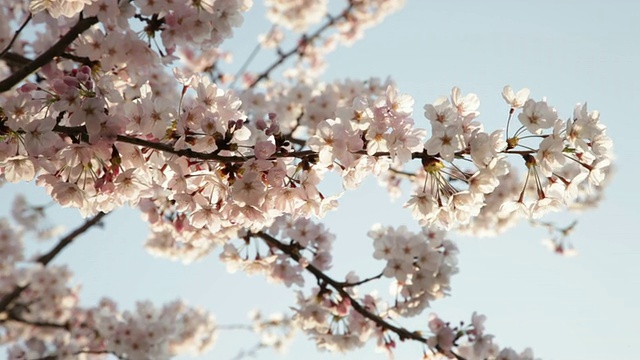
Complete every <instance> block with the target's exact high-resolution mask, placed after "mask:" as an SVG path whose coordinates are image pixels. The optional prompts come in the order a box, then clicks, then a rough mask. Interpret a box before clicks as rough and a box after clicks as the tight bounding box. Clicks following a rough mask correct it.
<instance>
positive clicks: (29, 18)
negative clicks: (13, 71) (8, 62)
mask: <svg viewBox="0 0 640 360" xmlns="http://www.w3.org/2000/svg"><path fill="white" fill-rule="evenodd" d="M31 18H32V15H31V13H29V16H28V17H27V19H26V20H25V21H24V22H23V23H22V26H20V28H19V29H18V30H16V33H15V34H13V37H12V38H11V41H9V45H7V47H5V48H4V50H2V52H0V60H1V59H2V57H4V55H5V54H6V53H7V52H9V49H11V47H12V46H13V43H14V42H16V40H17V39H18V36H20V33H21V32H22V30H23V29H24V28H25V26H27V24H28V23H29V21H31Z"/></svg>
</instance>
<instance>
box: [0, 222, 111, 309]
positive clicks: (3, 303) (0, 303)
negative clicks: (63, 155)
mask: <svg viewBox="0 0 640 360" xmlns="http://www.w3.org/2000/svg"><path fill="white" fill-rule="evenodd" d="M105 216H107V213H103V212H100V213H98V214H96V215H95V216H93V217H92V218H91V219H89V220H87V221H85V223H84V224H82V225H81V226H80V227H78V228H77V229H75V230H73V231H72V232H70V233H69V234H68V235H67V236H65V237H63V238H62V239H60V241H59V242H58V244H57V245H56V246H55V247H54V248H53V249H51V250H50V251H49V252H48V253H46V254H44V255H42V256H40V257H39V258H38V259H37V260H36V262H39V263H40V264H42V265H43V266H47V264H49V263H50V262H51V260H53V258H55V257H56V256H57V255H58V254H59V253H60V252H61V251H62V250H63V249H64V248H65V247H66V246H67V245H69V244H71V242H72V241H73V240H74V239H75V238H76V237H78V236H80V235H82V234H83V233H84V232H86V231H87V230H89V229H90V228H91V227H93V226H95V225H97V224H98V223H99V222H100V220H102V218H104V217H105ZM28 286H29V285H28V284H27V285H25V286H16V287H15V288H14V289H13V291H11V292H10V293H8V294H7V295H5V296H4V297H2V298H1V299H0V312H4V311H5V310H6V309H7V307H9V305H11V303H12V302H13V301H14V300H15V299H17V298H18V296H20V294H21V293H22V292H23V291H24V290H25V289H26V288H27V287H28Z"/></svg>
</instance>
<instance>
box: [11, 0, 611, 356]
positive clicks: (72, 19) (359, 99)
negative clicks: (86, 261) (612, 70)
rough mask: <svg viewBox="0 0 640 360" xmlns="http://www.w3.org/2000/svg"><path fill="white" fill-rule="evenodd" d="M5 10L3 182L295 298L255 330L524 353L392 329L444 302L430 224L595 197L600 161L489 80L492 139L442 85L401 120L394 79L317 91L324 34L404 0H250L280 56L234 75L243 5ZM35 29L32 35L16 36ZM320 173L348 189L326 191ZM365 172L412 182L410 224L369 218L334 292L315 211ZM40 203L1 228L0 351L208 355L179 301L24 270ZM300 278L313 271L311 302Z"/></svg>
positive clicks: (405, 103) (173, 0)
mask: <svg viewBox="0 0 640 360" xmlns="http://www.w3.org/2000/svg"><path fill="white" fill-rule="evenodd" d="M27 3H28V4H27ZM0 5H3V6H0V15H1V16H3V17H5V18H10V19H12V21H11V22H9V21H7V22H2V23H0V78H1V79H2V80H0V185H2V184H4V183H5V182H9V183H17V182H26V181H32V180H35V183H36V185H38V186H41V187H43V188H45V190H46V192H47V193H48V194H49V195H50V196H51V198H52V199H53V200H54V201H55V202H56V203H57V204H59V205H60V206H62V207H73V208H76V209H78V210H79V211H80V213H81V214H82V215H83V216H84V217H92V216H93V218H94V219H95V216H104V215H105V214H107V213H110V212H112V211H114V210H116V209H118V208H120V207H122V206H126V205H129V206H137V207H138V208H139V209H140V211H141V213H142V216H143V219H144V220H145V221H146V222H147V223H148V224H149V227H150V235H149V237H148V239H147V243H146V245H145V247H146V248H147V249H148V251H149V252H150V253H152V254H154V255H158V256H164V257H168V258H170V259H173V260H182V261H184V262H190V261H194V260H197V259H200V258H202V257H204V256H206V255H207V254H209V253H210V252H211V251H212V250H213V249H214V248H216V247H220V248H221V254H220V260H221V261H223V262H225V263H226V264H227V268H228V270H229V271H231V272H233V271H237V270H242V271H243V272H245V273H248V274H253V273H259V274H263V275H265V276H266V278H267V279H268V280H269V281H271V282H275V283H281V284H285V285H286V286H288V287H298V288H300V289H301V290H299V291H298V297H297V305H296V307H295V310H294V311H295V314H294V316H293V317H292V318H291V319H290V321H289V318H283V319H279V320H278V319H273V321H272V325H273V326H276V327H277V326H281V327H283V328H287V327H291V328H300V329H302V330H303V331H305V332H306V333H307V334H309V335H310V336H311V337H312V338H313V339H314V340H315V341H316V343H317V344H318V346H319V347H320V348H324V349H329V350H339V351H344V350H349V349H353V348H356V347H360V346H362V345H364V344H365V343H366V342H367V341H369V340H371V339H375V340H376V342H377V344H378V346H379V348H380V349H383V350H385V351H391V349H392V348H393V347H394V346H395V340H396V338H398V339H402V340H405V339H413V340H416V341H421V342H423V343H425V344H427V346H428V348H429V349H431V350H432V351H433V352H434V353H438V354H441V355H443V356H446V357H449V358H451V357H459V356H464V358H468V359H476V358H499V359H502V358H505V359H530V358H532V354H531V353H530V352H526V351H525V352H524V353H520V354H518V353H516V352H514V351H513V350H510V349H502V350H501V349H500V348H498V347H497V346H496V345H495V344H494V343H493V341H492V339H493V338H492V336H491V335H487V334H485V332H484V325H483V322H484V317H483V316H480V315H477V314H474V315H473V316H472V320H471V325H469V326H467V327H462V326H461V327H451V326H450V325H449V324H448V323H445V322H444V321H443V320H441V319H439V318H438V317H436V316H434V317H432V319H431V321H430V322H429V330H430V333H431V334H432V336H430V337H428V338H423V337H422V335H420V333H414V332H410V331H408V330H406V329H403V328H400V327H396V326H395V325H393V324H392V322H395V321H396V320H397V318H398V317H408V316H415V315H418V314H420V313H421V312H423V310H424V309H426V308H427V307H429V305H430V302H431V301H433V300H436V299H439V298H441V297H443V296H446V295H448V294H449V292H450V278H451V276H452V275H454V274H455V273H456V272H457V259H456V255H457V247H456V245H455V244H454V243H453V242H451V241H450V240H448V239H445V234H446V233H445V231H446V230H459V231H462V232H469V233H473V234H475V235H490V234H494V233H497V232H501V231H504V229H506V228H508V227H509V226H512V225H513V224H515V223H517V221H518V220H521V219H525V218H532V219H536V218H539V217H541V216H543V215H545V214H546V213H548V212H550V211H557V210H561V209H576V208H582V207H588V206H593V205H594V204H596V203H597V202H598V200H599V199H600V194H601V192H602V189H603V188H604V186H605V185H606V183H607V180H608V178H609V173H610V169H611V163H612V160H613V154H612V141H611V139H610V138H609V137H608V135H607V133H606V127H605V125H604V124H603V123H602V122H600V114H599V113H598V112H597V111H589V110H588V108H587V105H586V104H578V105H576V106H575V107H574V110H573V114H572V115H571V116H569V117H567V118H561V116H560V115H558V112H557V111H556V109H555V108H554V107H553V106H551V105H550V103H549V102H548V101H547V99H546V98H542V99H534V98H530V91H529V90H528V89H522V90H520V91H517V92H515V91H513V89H511V87H509V86H506V87H505V88H504V89H503V91H502V97H503V98H504V100H505V101H506V103H507V110H508V111H507V116H506V121H505V128H504V129H495V130H493V129H492V130H488V129H485V127H484V125H483V124H482V122H481V121H480V117H479V116H480V112H479V106H480V102H479V99H478V97H477V96H476V95H475V94H472V93H470V94H463V93H462V91H461V90H460V89H459V88H458V87H454V88H453V89H452V90H451V93H450V95H449V96H446V97H440V98H438V99H436V100H435V101H434V102H433V103H430V104H425V105H424V106H423V110H424V114H423V115H424V116H422V115H420V116H415V115H414V106H415V100H414V99H413V98H412V97H411V96H409V95H407V94H403V93H402V92H401V91H400V89H399V88H398V86H397V85H396V84H395V83H394V82H393V81H392V80H390V79H387V80H381V79H378V78H371V79H367V80H364V81H359V80H351V79H347V80H336V81H333V82H330V83H325V82H321V81H319V80H318V75H319V74H320V73H321V72H322V70H323V68H324V66H325V60H324V58H325V56H326V54H327V53H328V52H330V51H332V50H333V48H335V45H336V44H338V43H343V44H350V43H352V42H353V41H355V40H357V39H358V38H360V37H361V36H362V33H363V31H364V29H366V28H368V27H370V26H373V25H375V24H376V23H378V22H379V21H381V20H382V19H383V18H384V17H385V16H386V15H387V14H389V13H391V12H393V11H395V10H396V9H397V8H399V7H400V6H401V5H402V1H401V0H349V1H347V3H346V4H345V8H344V10H343V11H342V12H340V13H338V14H337V15H330V14H329V13H328V10H327V8H328V6H327V2H326V1H307V0H295V1H280V0H267V1H266V5H267V7H268V8H269V12H268V14H267V17H268V18H269V19H270V21H272V23H273V24H274V27H273V28H272V29H271V31H270V32H269V33H268V34H267V35H266V36H265V37H264V38H263V39H262V40H261V43H262V46H263V47H264V48H277V50H276V52H277V60H276V61H275V62H274V63H273V65H272V66H271V67H269V68H267V70H265V71H264V72H262V73H251V72H245V73H242V74H238V75H239V76H240V78H236V77H235V75H229V74H226V73H225V72H224V71H222V70H221V69H220V68H219V67H218V64H217V62H218V61H219V60H221V59H223V58H229V57H230V56H227V54H226V53H225V52H224V51H222V50H221V48H220V45H221V44H222V43H223V41H224V40H225V39H227V38H229V37H231V36H232V33H233V28H235V27H238V26H240V25H241V24H242V21H243V13H244V12H246V11H247V10H248V9H249V8H250V7H251V5H252V1H251V0H215V1H213V0H202V1H187V0H153V1H152V0H135V1H118V0H95V1H89V0H46V1H45V0H32V1H29V2H27V1H23V2H9V1H7V0H0ZM22 19H24V23H22V22H20V20H22ZM323 19H324V21H323ZM30 22H31V23H32V25H33V31H35V34H36V35H37V36H35V38H36V39H35V40H33V41H27V40H21V39H19V38H20V37H19V35H20V32H21V31H22V29H23V28H24V26H26V25H28V24H29V23H30ZM21 24H24V26H21ZM313 26H317V28H316V29H315V31H313V32H310V31H311V30H313ZM12 27H15V28H19V30H17V31H16V32H15V37H14V36H13V35H12V31H11V28H12ZM283 29H291V30H292V31H294V32H298V33H302V32H303V33H304V34H303V35H301V37H300V39H299V41H297V43H296V45H295V47H294V48H293V49H292V50H291V51H284V50H283V49H281V48H280V45H281V44H282V43H283V39H284V32H283ZM330 30H333V32H331V31H330ZM7 39H11V40H9V41H7ZM290 59H295V60H296V61H294V62H293V63H294V65H292V66H291V67H289V68H288V69H285V70H284V71H283V75H284V78H285V79H286V80H287V81H283V82H277V81H273V78H274V77H275V76H274V74H273V70H274V69H275V68H277V67H278V66H280V65H282V64H284V63H287V61H288V60H290ZM172 67H173V75H172V74H171V71H168V70H169V69H170V68H172ZM243 69H244V66H243ZM31 73H35V75H34V76H33V77H29V76H30V74H31ZM229 80H231V81H232V82H231V84H228V81H229ZM236 80H241V84H242V85H241V86H240V88H237V87H235V86H234V85H235V83H236ZM427 125H428V126H427ZM510 129H511V130H510ZM513 129H515V131H513ZM331 173H333V174H337V175H338V176H339V178H340V179H341V182H342V188H343V189H341V190H338V191H336V190H335V189H332V188H331V187H328V186H327V185H326V184H327V183H328V181H327V179H326V178H327V175H328V174H331ZM370 175H372V176H374V177H376V178H377V179H378V181H379V182H380V183H381V184H382V185H383V186H384V187H386V188H387V190H388V191H389V194H390V196H392V197H397V196H399V194H400V189H401V187H402V184H403V182H404V181H407V180H408V181H409V182H410V183H411V184H412V185H413V189H412V192H411V194H410V195H409V196H408V199H406V201H405V204H404V207H405V208H407V210H408V211H409V212H410V213H411V215H412V216H413V218H414V219H415V220H416V221H417V222H418V224H419V225H420V226H421V227H422V228H423V229H422V231H420V232H418V233H413V232H411V231H409V230H407V228H406V227H399V228H393V227H383V226H377V227H374V228H373V229H372V230H371V231H370V232H369V236H370V237H371V238H372V239H373V248H374V252H373V257H374V258H375V259H378V260H382V261H384V262H385V264H384V266H383V268H382V270H381V272H380V275H378V276H374V277H372V278H366V279H364V280H361V278H360V276H359V275H357V274H356V273H355V272H352V273H349V274H348V275H347V276H346V277H345V280H344V281H336V280H334V279H333V278H331V277H329V276H328V275H327V273H326V272H327V271H328V270H329V269H331V265H332V264H331V263H332V258H333V255H332V244H333V242H334V241H335V236H334V235H333V234H332V233H330V232H329V231H328V230H327V229H326V228H325V227H324V226H323V225H322V224H318V223H316V222H314V221H312V220H311V219H312V218H318V219H319V218H323V217H324V216H325V214H326V213H327V212H329V211H332V210H335V209H337V208H338V207H339V202H338V200H339V199H340V197H341V195H342V193H343V192H344V191H351V190H354V189H356V188H358V187H359V186H360V184H361V183H362V182H363V181H364V179H365V178H367V177H368V176H370ZM40 210H41V209H40ZM40 210H35V209H34V208H31V207H29V206H27V205H26V204H25V203H24V202H20V201H18V202H16V203H15V204H14V215H15V217H16V220H17V222H18V223H19V224H21V225H22V226H21V227H16V226H12V225H8V223H7V222H6V221H4V220H0V255H1V257H2V259H6V261H4V260H3V262H2V264H0V303H4V302H5V300H6V303H7V305H3V306H5V307H7V308H3V309H0V315H2V316H3V319H2V320H3V321H4V322H3V326H4V327H5V328H6V331H5V332H3V333H2V338H0V339H1V342H0V343H1V344H8V345H10V348H9V354H10V357H11V358H16V359H19V358H22V357H46V356H49V355H52V356H53V355H56V356H59V357H61V358H65V357H68V358H73V357H74V356H79V355H84V354H88V353H91V352H103V353H105V352H106V353H111V354H115V355H116V356H126V357H129V358H140V359H144V358H153V359H161V358H168V357H170V356H173V355H175V354H177V353H179V352H183V351H184V350H187V349H195V350H196V351H198V352H200V351H203V350H205V349H207V348H209V347H210V346H211V344H212V343H213V341H214V340H215V331H216V325H215V323H214V321H213V319H212V317H211V316H210V315H209V314H207V313H205V312H202V311H200V310H197V309H192V308H188V307H186V306H185V305H184V304H183V303H181V302H174V303H171V304H168V305H165V306H164V307H161V308H157V307H155V306H154V305H152V304H151V303H149V302H140V303H138V305H137V308H136V309H135V311H131V312H126V311H125V312H121V311H119V310H118V309H117V305H116V304H115V302H113V301H112V300H108V299H105V300H103V301H102V302H101V303H100V304H99V305H97V306H95V307H91V308H84V307H80V306H79V301H78V294H79V288H78V287H73V286H71V285H70V281H71V273H70V272H69V270H68V269H67V268H66V267H64V266H48V263H47V261H44V260H43V258H38V259H35V260H30V261H27V260H25V256H24V254H23V245H22V240H21V236H22V232H23V231H25V229H39V230H40V234H41V235H42V236H43V237H51V236H52V235H55V234H56V232H58V231H59V230H58V229H56V228H52V229H44V230H42V228H38V226H39V224H40V220H41V211H40ZM305 273H310V274H311V275H312V276H314V277H315V278H316V280H317V284H318V286H317V287H316V288H314V289H312V290H310V291H308V289H305V288H304V283H305V276H304V274H305ZM383 277H384V278H389V279H391V282H392V283H391V295H392V296H393V297H394V299H395V301H394V302H393V303H387V302H386V301H385V300H384V299H383V298H381V297H378V296H377V295H376V293H375V292H370V293H367V294H364V295H360V294H359V291H361V289H362V288H361V286H360V285H363V284H365V283H369V282H371V281H375V280H379V279H381V278H383ZM12 294H17V295H12ZM12 297H14V298H12ZM5 318H6V321H5ZM269 323H270V322H269V321H267V322H265V321H263V319H262V318H261V317H259V316H257V317H256V318H255V319H254V327H255V329H254V330H255V331H256V332H258V333H262V334H263V335H264V338H263V339H262V342H261V343H263V344H267V345H269V346H274V347H276V348H278V347H282V346H284V345H283V344H285V343H286V342H288V340H289V339H290V332H288V330H287V331H285V332H284V335H283V336H279V335H273V333H271V332H270V331H268V330H267V329H270V328H271V327H270V325H268V324H269ZM394 333H395V335H393V334H394ZM396 336H397V337H396ZM462 337H464V338H465V339H466V341H467V345H465V344H462V343H458V340H461V339H462Z"/></svg>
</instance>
